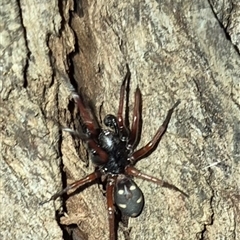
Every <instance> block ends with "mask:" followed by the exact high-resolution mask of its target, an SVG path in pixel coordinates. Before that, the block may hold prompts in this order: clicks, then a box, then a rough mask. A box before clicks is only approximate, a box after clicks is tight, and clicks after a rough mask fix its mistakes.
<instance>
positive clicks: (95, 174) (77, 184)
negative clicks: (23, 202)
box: [42, 171, 101, 204]
mask: <svg viewBox="0 0 240 240" xmlns="http://www.w3.org/2000/svg"><path fill="white" fill-rule="evenodd" d="M100 176H101V173H100V171H96V172H93V173H91V174H89V175H87V176H86V177H84V178H82V179H80V180H78V181H76V182H74V183H72V184H70V185H68V186H67V187H65V188H64V189H63V190H61V191H60V192H58V193H56V194H54V195H53V196H52V197H51V198H50V199H49V200H47V201H45V202H43V203H42V204H44V203H46V202H49V201H51V200H56V199H57V198H58V197H60V196H62V195H63V194H64V193H66V192H68V191H69V190H71V189H74V188H78V187H81V186H83V185H85V184H87V183H91V182H93V181H94V180H95V179H97V178H99V177H100Z"/></svg>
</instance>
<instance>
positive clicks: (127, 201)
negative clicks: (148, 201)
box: [115, 176, 144, 217]
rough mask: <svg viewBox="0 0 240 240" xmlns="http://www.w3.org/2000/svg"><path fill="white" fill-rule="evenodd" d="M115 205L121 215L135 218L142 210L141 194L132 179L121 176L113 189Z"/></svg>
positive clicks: (142, 198) (142, 199)
mask: <svg viewBox="0 0 240 240" xmlns="http://www.w3.org/2000/svg"><path fill="white" fill-rule="evenodd" d="M115 203H116V205H117V207H118V209H119V210H120V211H121V213H122V214H123V215H125V216H128V217H137V216H138V215H139V214H140V213H141V211H142V209H143V205H144V197H143V193H142V191H141V189H140V188H139V187H138V186H137V184H136V183H135V182H134V181H133V180H132V179H130V178H128V177H126V176H121V177H120V179H119V178H118V180H117V184H116V187H115Z"/></svg>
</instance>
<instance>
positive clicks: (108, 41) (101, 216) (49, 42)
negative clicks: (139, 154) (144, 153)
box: [0, 0, 240, 240]
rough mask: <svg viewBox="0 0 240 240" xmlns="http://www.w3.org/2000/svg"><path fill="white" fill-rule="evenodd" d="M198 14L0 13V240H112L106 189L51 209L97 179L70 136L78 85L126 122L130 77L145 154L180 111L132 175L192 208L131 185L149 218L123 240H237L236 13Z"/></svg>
mask: <svg viewBox="0 0 240 240" xmlns="http://www.w3.org/2000/svg"><path fill="white" fill-rule="evenodd" d="M200 2H201V3H199V1H197V0H194V1H188V0H185V1H179V2H178V1H170V2H169V1H146V0H145V1H144V0H142V1H113V0H112V1H75V2H73V1H72V0H66V1H59V2H57V1H55V2H54V1H41V2H39V1H36V0H32V1H29V0H22V1H17V2H16V1H13V0H3V1H2V2H1V3H0V6H1V10H2V14H1V23H2V28H1V52H2V57H1V60H2V72H1V76H2V77H1V116H0V118H1V126H2V128H1V160H0V162H1V186H0V192H1V219H0V221H1V233H0V238H1V239H51V240H52V239H53V240H54V239H57V240H59V239H74V240H80V239H88V240H93V239H94V240H95V239H101V240H102V239H108V234H109V231H108V219H107V210H106V199H105V197H104V194H103V192H102V191H101V186H100V187H99V186H98V185H97V184H95V185H91V186H89V187H87V188H84V189H81V191H77V192H76V193H75V194H71V196H70V197H69V198H68V199H67V201H66V202H61V201H60V200H56V201H55V202H54V203H53V202H52V201H51V202H48V203H45V204H43V205H42V204H41V203H42V202H43V201H45V200H47V199H49V198H50V197H51V196H52V195H53V194H54V193H56V192H57V191H59V190H60V189H61V188H62V186H63V185H65V184H67V183H71V182H73V181H75V180H78V179H81V178H82V177H84V176H85V175H87V174H89V173H91V172H92V171H93V170H94V166H93V164H92V163H91V161H89V164H88V156H87V151H86V148H85V146H84V144H82V142H81V141H80V142H79V141H75V140H74V139H73V138H72V137H71V136H69V134H67V133H64V132H63V133H62V131H61V127H60V126H68V127H72V128H74V126H77V123H78V114H77V111H76V109H74V110H73V101H72V100H71V96H70V91H69V89H68V87H69V84H70V83H71V84H73V85H74V86H76V88H77V89H78V91H79V92H81V94H82V95H83V96H84V99H85V101H86V102H87V103H89V105H90V106H91V108H93V110H94V112H95V114H96V115H97V116H98V118H99V116H101V117H104V116H105V115H106V114H108V113H113V114H116V112H117V109H118V103H119V91H120V85H121V82H122V80H123V78H124V76H125V74H126V64H127V63H128V65H129V68H130V71H131V83H130V90H131V92H130V102H129V109H130V121H131V116H132V115H131V114H132V109H133V94H134V90H135V89H136V87H137V86H139V88H140V89H141V92H142V99H143V103H142V107H143V109H142V117H143V126H142V137H141V142H140V144H139V147H141V146H144V145H145V144H146V143H148V141H149V140H151V139H152V137H153V135H154V134H155V132H156V131H157V129H158V127H159V126H160V125H161V124H162V122H163V120H164V119H165V116H166V114H167V111H168V109H170V108H171V107H172V106H173V104H174V103H175V102H176V101H177V100H178V99H180V100H181V104H180V105H179V106H178V108H177V109H176V110H175V112H174V113H173V116H172V119H171V122H170V124H169V127H168V130H167V132H166V133H165V135H164V137H163V138H162V140H161V142H160V144H159V146H158V148H157V149H156V150H155V151H154V152H153V153H152V154H151V155H150V156H149V157H148V158H146V159H144V160H141V161H140V162H139V163H138V164H137V165H136V167H137V168H138V169H139V170H142V171H144V172H145V173H147V174H150V175H153V176H155V177H158V178H161V179H164V180H165V181H168V182H170V183H172V184H174V185H176V186H177V187H178V188H180V189H182V190H184V191H185V192H186V193H188V194H189V198H183V197H182V195H181V194H180V193H178V192H175V191H172V190H169V189H164V188H160V187H159V186H156V185H154V184H151V183H149V182H146V181H142V180H139V179H135V181H136V183H137V184H138V186H139V187H140V188H141V189H142V191H143V193H144V196H145V207H144V209H143V212H142V213H141V215H140V216H139V217H137V218H132V219H130V221H129V226H128V228H126V227H124V226H123V225H122V224H121V223H120V225H119V228H118V239H119V240H123V239H124V240H126V239H138V240H145V239H154V240H157V239H158V240H160V239H161V240H162V239H164V240H165V239H171V240H173V239H190V240H191V239H210V240H213V239H214V240H215V239H228V240H235V239H240V228H239V225H240V214H239V211H240V185H239V183H240V97H239V96H240V94H239V93H240V71H239V69H240V58H239V49H240V38H239V36H240V28H239V26H240V24H239V23H240V4H239V2H238V1H237V0H235V1H225V2H224V3H222V2H219V1H206V0H203V1H200ZM62 205H64V207H63V208H61V206H62ZM67 231H68V232H71V234H72V237H71V238H70V237H69V236H67ZM71 234H70V235H71Z"/></svg>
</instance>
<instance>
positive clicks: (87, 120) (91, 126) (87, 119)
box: [68, 92, 108, 164]
mask: <svg viewBox="0 0 240 240" xmlns="http://www.w3.org/2000/svg"><path fill="white" fill-rule="evenodd" d="M72 96H73V99H74V100H75V102H76V104H77V105H78V108H79V113H80V116H81V118H82V120H83V122H84V124H85V125H86V127H87V129H88V130H89V132H90V133H91V135H93V137H97V132H98V126H96V124H95V122H94V119H93V118H92V117H91V115H90V113H89V111H88V110H87V109H86V108H85V106H84V104H83V102H82V100H81V98H80V96H79V95H78V94H77V93H76V92H73V94H72ZM68 131H69V130H68ZM82 135H84V134H82ZM90 137H91V136H90ZM82 140H85V141H86V143H87V144H88V146H89V148H90V149H93V150H94V151H95V153H96V154H97V155H99V159H101V160H102V162H101V164H104V163H106V162H107V160H108V154H107V153H106V152H105V151H104V150H102V149H101V148H100V147H99V146H98V144H97V143H96V142H95V141H94V139H92V138H89V137H88V136H85V139H84V136H83V138H82Z"/></svg>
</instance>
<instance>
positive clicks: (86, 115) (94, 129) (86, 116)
mask: <svg viewBox="0 0 240 240" xmlns="http://www.w3.org/2000/svg"><path fill="white" fill-rule="evenodd" d="M72 97H73V99H74V101H75V103H76V104H77V106H78V109H79V113H80V116H81V118H82V120H83V122H84V124H85V125H86V127H87V129H88V131H89V132H90V134H91V135H93V136H94V137H96V136H97V134H98V128H99V127H98V126H97V124H96V122H95V121H94V119H93V117H92V116H91V114H90V112H89V110H88V109H87V108H86V107H85V106H84V103H83V101H82V99H81V97H80V96H79V95H78V94H77V93H76V92H75V91H73V92H72Z"/></svg>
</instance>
